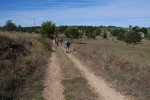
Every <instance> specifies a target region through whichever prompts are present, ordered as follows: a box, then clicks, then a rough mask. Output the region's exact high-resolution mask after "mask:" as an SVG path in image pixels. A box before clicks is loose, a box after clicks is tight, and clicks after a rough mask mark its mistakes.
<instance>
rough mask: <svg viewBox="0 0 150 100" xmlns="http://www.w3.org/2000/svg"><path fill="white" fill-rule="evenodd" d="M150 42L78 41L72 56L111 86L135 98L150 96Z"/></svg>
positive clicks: (147, 99) (144, 98)
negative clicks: (129, 43) (128, 43)
mask: <svg viewBox="0 0 150 100" xmlns="http://www.w3.org/2000/svg"><path fill="white" fill-rule="evenodd" d="M149 46H150V42H148V41H144V42H143V43H142V44H139V45H126V44H124V43H122V42H115V41H113V40H103V39H101V40H80V41H79V40H78V41H77V42H76V44H74V48H75V49H76V51H75V52H74V55H75V56H76V57H78V58H79V59H80V60H81V61H82V62H84V63H86V64H87V65H88V66H89V69H91V70H92V71H93V72H94V73H95V74H96V75H98V76H102V77H103V78H104V79H106V81H107V82H108V83H109V84H110V86H111V87H113V88H115V89H116V90H117V91H119V92H121V93H122V94H125V95H127V96H131V97H132V96H133V97H134V98H135V100H149V98H150V63H149V61H150V60H149V59H150V55H149V54H150V51H149V50H150V48H149Z"/></svg>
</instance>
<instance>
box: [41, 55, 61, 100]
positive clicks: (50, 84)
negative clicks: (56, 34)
mask: <svg viewBox="0 0 150 100" xmlns="http://www.w3.org/2000/svg"><path fill="white" fill-rule="evenodd" d="M49 62H50V63H49V65H48V69H47V73H46V78H45V86H46V88H45V89H44V92H43V97H44V99H46V100H64V96H63V88H64V87H63V86H62V84H61V80H62V78H63V77H62V74H61V70H60V68H59V65H58V59H57V57H56V53H52V55H51V58H50V61H49Z"/></svg>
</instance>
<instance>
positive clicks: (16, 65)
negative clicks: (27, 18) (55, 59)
mask: <svg viewBox="0 0 150 100" xmlns="http://www.w3.org/2000/svg"><path fill="white" fill-rule="evenodd" d="M48 48H50V47H49V46H48V43H47V42H46V41H45V40H44V39H42V38H41V37H40V36H39V35H37V34H28V33H16V32H0V99H1V100H12V99H15V100H17V99H20V100H22V99H23V100H31V98H39V97H40V95H41V94H40V92H41V91H42V89H43V85H42V80H41V79H42V77H43V73H44V71H45V69H46V66H47V65H46V63H47V59H48V57H49V56H50V50H49V49H48Z"/></svg>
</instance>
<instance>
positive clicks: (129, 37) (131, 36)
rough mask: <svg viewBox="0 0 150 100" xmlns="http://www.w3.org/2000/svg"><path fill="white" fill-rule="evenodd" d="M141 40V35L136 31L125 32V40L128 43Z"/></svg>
mask: <svg viewBox="0 0 150 100" xmlns="http://www.w3.org/2000/svg"><path fill="white" fill-rule="evenodd" d="M141 40H142V37H141V36H140V34H138V33H137V32H134V31H129V32H128V33H127V34H126V38H125V42H127V43H129V44H130V43H137V42H140V41H141Z"/></svg>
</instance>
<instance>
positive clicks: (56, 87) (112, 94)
mask: <svg viewBox="0 0 150 100" xmlns="http://www.w3.org/2000/svg"><path fill="white" fill-rule="evenodd" d="M57 49H58V50H59V51H58V53H57V52H55V53H57V56H56V54H55V53H54V54H52V57H51V63H50V68H49V69H48V75H47V76H46V77H47V78H46V86H47V87H46V88H45V91H44V92H43V96H44V98H46V100H63V99H64V97H65V99H67V100H70V99H71V100H77V99H75V98H76V97H74V99H73V97H70V95H69V96H68V97H67V98H66V96H65V95H68V94H69V93H68V94H65V92H64V91H65V90H66V88H68V87H69V89H68V90H67V92H68V91H71V92H70V93H73V94H71V96H73V95H74V96H77V95H75V93H77V92H74V91H80V93H83V94H84V92H85V91H84V90H79V89H78V90H75V89H76V88H78V87H79V86H78V84H79V83H78V84H75V83H76V82H75V81H80V80H82V79H83V80H86V81H87V83H86V82H85V86H86V87H85V88H90V89H89V90H88V91H90V92H91V91H92V92H91V94H92V93H93V94H94V93H95V95H94V96H93V99H94V100H131V99H130V98H127V97H125V96H123V95H121V94H120V93H118V92H116V91H115V90H114V89H112V88H110V87H109V86H108V85H107V83H106V82H105V81H104V80H103V79H102V78H101V77H98V76H96V75H95V74H94V73H93V72H92V71H90V70H89V69H88V68H87V67H86V66H85V65H84V64H83V63H81V61H79V60H78V59H76V57H74V56H73V55H72V54H65V53H64V49H63V48H62V49H61V48H57ZM60 55H61V56H60ZM59 57H61V59H60V58H59ZM63 57H65V59H67V58H68V59H67V60H65V62H64V65H63V66H67V62H68V63H70V62H72V66H73V67H75V68H77V71H79V72H78V73H79V74H80V73H81V75H82V76H83V78H80V80H74V81H73V83H71V84H74V85H75V86H72V87H74V88H75V89H74V88H71V84H68V83H67V82H70V81H67V82H66V81H65V82H66V83H67V84H68V85H69V86H65V84H63V85H62V84H61V81H62V83H63V82H64V81H63V80H67V79H65V78H67V77H65V75H67V73H69V71H71V69H67V68H69V67H66V68H65V70H66V69H67V72H66V73H65V71H63V69H62V68H61V64H62V61H61V60H63ZM57 59H59V60H57ZM73 67H70V68H73ZM60 69H61V70H62V71H61V70H60ZM74 70H76V69H74ZM81 75H78V77H82V76H81ZM62 76H64V77H63V78H62ZM69 77H70V78H71V73H70V76H69ZM72 78H73V77H72ZM87 84H88V85H87ZM79 85H84V84H79ZM63 86H64V87H63ZM63 94H64V96H63ZM85 96H87V97H88V96H91V95H85ZM78 99H80V100H82V99H83V98H82V96H81V98H78ZM84 99H85V98H84ZM86 100H92V96H91V97H89V98H87V99H86Z"/></svg>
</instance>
